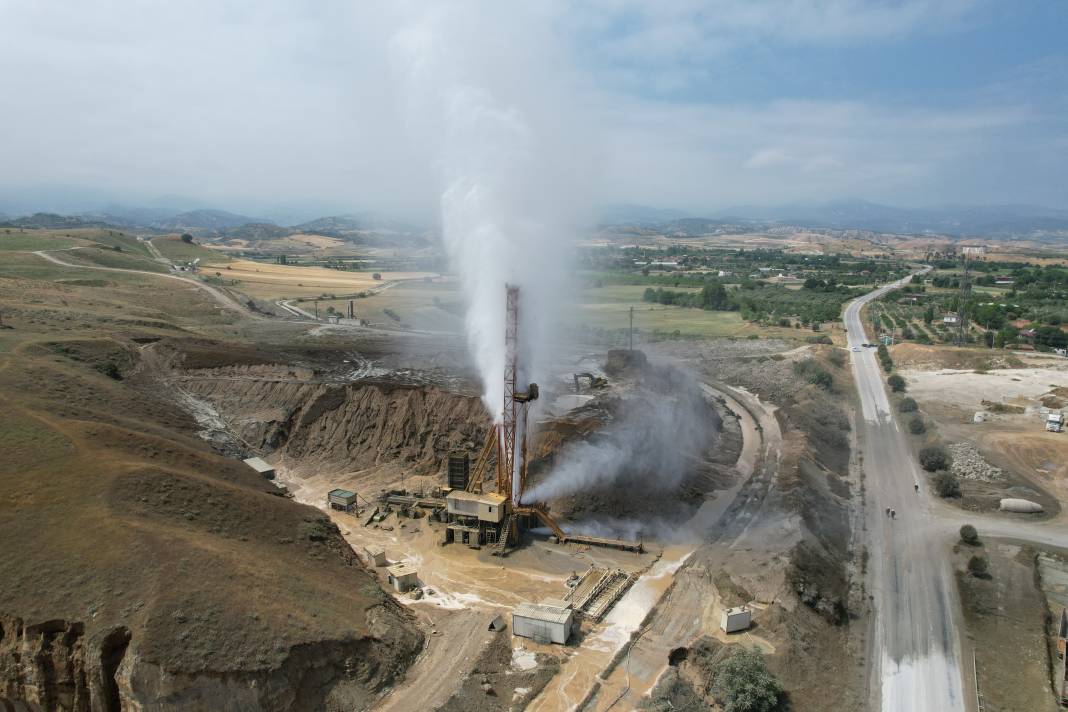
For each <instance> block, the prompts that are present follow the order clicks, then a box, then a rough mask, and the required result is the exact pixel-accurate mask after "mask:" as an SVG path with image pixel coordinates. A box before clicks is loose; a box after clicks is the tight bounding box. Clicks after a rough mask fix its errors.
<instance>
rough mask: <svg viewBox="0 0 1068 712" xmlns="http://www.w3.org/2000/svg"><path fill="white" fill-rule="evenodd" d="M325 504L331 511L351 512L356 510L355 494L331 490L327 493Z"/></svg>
mask: <svg viewBox="0 0 1068 712" xmlns="http://www.w3.org/2000/svg"><path fill="white" fill-rule="evenodd" d="M326 503H327V504H328V505H330V508H331V509H336V510H338V511H341V512H351V511H352V510H353V509H355V508H356V493H355V492H350V491H349V490H344V489H333V490H330V491H329V492H328V493H327V495H326Z"/></svg>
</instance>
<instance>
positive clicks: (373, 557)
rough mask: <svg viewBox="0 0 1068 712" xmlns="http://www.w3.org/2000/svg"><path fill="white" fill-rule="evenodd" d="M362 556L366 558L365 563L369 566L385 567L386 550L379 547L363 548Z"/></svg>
mask: <svg viewBox="0 0 1068 712" xmlns="http://www.w3.org/2000/svg"><path fill="white" fill-rule="evenodd" d="M363 553H364V556H366V557H367V563H369V564H370V565H371V566H385V565H386V550H385V549H383V548H382V547H380V546H365V547H363Z"/></svg>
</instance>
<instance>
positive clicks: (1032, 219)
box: [0, 199, 1068, 244]
mask: <svg viewBox="0 0 1068 712" xmlns="http://www.w3.org/2000/svg"><path fill="white" fill-rule="evenodd" d="M0 224H3V225H7V226H17V227H41V228H48V229H63V228H74V227H113V228H119V229H124V230H142V231H146V232H161V233H166V232H189V233H192V234H194V235H196V236H197V237H200V238H202V239H206V240H214V241H223V240H227V239H235V238H240V239H245V240H252V241H256V240H269V239H273V238H278V237H285V236H287V235H292V234H296V233H310V234H317V235H325V236H328V237H336V238H338V239H343V240H346V241H351V242H357V243H366V244H412V243H416V244H426V243H427V241H428V239H427V238H428V236H429V234H430V233H431V230H430V229H429V228H426V227H422V226H418V225H413V224H409V223H406V222H404V221H401V220H397V219H395V218H391V217H387V216H383V215H379V214H376V213H370V212H365V213H356V214H347V215H333V216H327V217H321V218H316V219H314V220H309V221H306V222H301V223H298V224H294V225H279V224H277V223H276V222H273V221H271V220H267V219H264V218H262V217H254V216H249V215H241V214H238V213H231V212H227V211H225V210H216V209H194V210H183V211H175V210H173V209H170V210H169V209H167V208H162V207H135V208H130V207H123V206H119V205H108V206H106V207H104V208H102V209H100V210H96V211H90V212H85V213H80V214H74V215H59V214H56V213H34V214H33V215H30V216H23V217H5V216H0ZM600 224H601V225H602V226H603V227H614V228H616V229H619V228H621V227H622V228H625V229H626V228H635V227H636V228H640V229H641V230H642V231H654V232H659V233H663V234H685V235H702V234H709V233H712V232H715V231H717V230H720V229H723V228H726V227H730V226H735V227H738V226H741V227H744V228H747V229H754V230H759V229H766V228H769V227H774V226H783V225H792V226H797V227H808V228H814V229H818V228H826V229H835V230H845V229H857V230H870V231H873V232H882V233H897V234H906V235H923V234H937V235H948V236H953V237H988V238H1004V239H1012V238H1017V239H1019V238H1038V239H1041V238H1043V237H1058V238H1059V237H1068V210H1063V209H1056V208H1043V207H1038V206H1031V205H994V206H986V207H975V206H942V207H933V208H898V207H893V206H889V205H881V204H879V203H871V202H868V201H864V200H855V199H850V200H837V201H832V202H828V203H820V204H800V203H799V204H791V205H778V206H753V205H741V206H735V207H732V208H728V209H724V210H715V211H709V212H708V213H706V214H705V215H703V216H702V215H692V214H688V213H686V212H684V211H681V210H673V209H665V208H656V207H649V206H642V205H631V204H625V205H613V206H608V207H606V208H604V209H603V210H602V211H601V216H600Z"/></svg>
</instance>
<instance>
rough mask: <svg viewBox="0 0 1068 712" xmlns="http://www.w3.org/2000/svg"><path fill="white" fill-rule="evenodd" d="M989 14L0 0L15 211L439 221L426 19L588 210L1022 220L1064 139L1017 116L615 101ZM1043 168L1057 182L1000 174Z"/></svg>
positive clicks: (455, 61)
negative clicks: (797, 209)
mask: <svg viewBox="0 0 1068 712" xmlns="http://www.w3.org/2000/svg"><path fill="white" fill-rule="evenodd" d="M974 5H975V3H973V2H969V1H967V0H944V1H940V2H939V1H935V0H930V1H926V2H925V1H921V0H901V1H899V2H861V1H860V0H821V1H820V2H814V3H813V2H800V0H774V1H772V2H766V3H751V2H728V1H727V0H709V1H707V2H697V1H696V0H681V1H680V2H673V3H645V2H638V0H589V1H587V2H584V3H580V4H577V5H576V4H572V3H564V2H563V1H562V0H550V1H547V2H542V3H524V4H504V3H491V2H474V1H473V2H464V1H460V0H451V1H449V0H446V1H445V2H405V3H398V4H369V3H361V4H350V3H348V2H343V1H342V0H328V1H326V2H321V3H314V4H307V5H302V4H293V3H289V2H284V1H283V0H262V1H261V2H243V1H238V0H224V1H222V2H208V1H207V0H191V1H190V2H187V3H181V4H174V3H163V2H149V3H141V4H136V5H127V4H124V3H116V2H112V1H111V0H84V2H79V3H69V4H67V5H65V6H63V8H62V10H59V9H56V8H57V6H56V5H53V4H50V3H21V2H15V1H14V0H0V26H2V27H4V28H5V41H4V42H3V43H0V156H2V158H3V162H4V167H5V170H4V172H3V174H2V175H0V197H2V194H3V193H4V192H9V191H13V190H17V189H21V188H23V187H25V186H28V185H34V184H67V185H80V186H90V187H94V188H97V189H99V190H111V191H113V192H114V193H117V194H122V195H126V196H130V198H129V200H130V202H136V201H137V200H139V199H142V198H147V197H152V196H156V195H159V194H164V193H177V194H186V195H194V196H197V197H199V198H202V199H205V200H207V201H215V202H217V203H219V204H221V205H224V206H230V207H239V205H235V204H234V203H235V202H236V203H240V202H241V201H244V202H246V203H248V202H253V203H255V202H258V203H260V204H264V205H270V204H272V203H276V202H278V201H289V202H299V201H305V202H315V203H317V204H332V205H344V206H351V207H369V208H378V209H387V210H396V211H405V212H410V211H414V212H417V213H419V214H420V215H424V216H425V215H428V214H433V213H434V212H435V211H436V207H437V201H438V198H439V196H440V184H439V183H440V182H439V181H438V180H437V179H436V177H435V176H436V173H437V166H436V165H435V161H436V160H437V158H436V156H437V155H438V153H439V151H438V150H437V146H436V145H435V144H438V143H440V131H441V127H440V126H437V125H435V124H434V121H433V120H432V119H431V118H429V117H431V116H432V114H431V113H430V112H424V113H423V116H424V119H423V120H422V121H421V120H420V119H419V118H418V117H419V116H420V112H418V111H414V112H413V111H412V107H411V106H410V103H411V102H410V99H409V98H408V97H406V96H405V95H404V94H403V93H402V92H400V91H398V78H397V75H396V71H395V67H394V63H393V62H392V60H391V58H392V57H394V56H395V54H396V51H397V47H398V45H397V43H404V42H419V41H420V35H419V27H420V25H421V23H423V22H431V23H437V24H438V25H439V26H445V27H447V28H448V32H447V34H446V35H445V40H446V41H444V42H439V46H438V47H437V49H436V50H435V51H440V52H444V53H448V57H444V56H442V57H439V58H435V55H433V54H432V53H425V54H420V55H419V56H422V57H424V61H426V62H435V63H443V64H447V66H448V67H450V70H449V71H452V72H455V74H456V76H455V77H454V78H453V80H454V81H456V82H463V81H465V80H467V81H470V82H471V83H473V84H477V85H479V86H484V87H488V88H489V89H490V90H492V91H493V93H494V95H495V96H496V97H497V98H498V100H499V103H500V105H501V106H503V107H505V109H506V110H507V109H515V110H518V111H522V112H524V113H525V114H527V115H528V116H530V118H531V123H533V124H535V125H538V126H542V127H547V128H548V129H551V132H550V133H551V135H550V136H548V137H547V138H546V140H545V141H544V144H543V145H544V146H545V148H544V150H546V151H550V152H552V153H554V154H556V155H558V156H559V157H561V158H560V163H561V164H562V166H558V167H556V168H554V170H569V171H572V172H578V173H579V174H580V176H579V181H580V182H581V183H582V184H583V185H588V186H589V191H588V192H589V193H593V194H594V197H593V198H591V199H601V200H604V201H606V202H608V201H612V202H615V201H623V200H626V201H632V202H641V203H653V204H664V205H674V206H682V207H689V208H693V209H700V208H703V207H708V206H721V205H724V204H727V203H733V202H753V201H759V202H775V201H779V200H791V199H804V198H833V197H836V196H838V195H841V194H849V195H857V194H863V195H866V196H869V197H871V198H874V199H881V200H887V201H906V202H907V201H920V202H929V201H931V200H939V199H942V198H943V197H944V198H945V199H959V200H983V199H987V198H988V197H990V196H991V195H992V194H994V193H996V192H997V188H998V186H999V185H1003V186H1004V188H1003V191H1004V192H1006V194H1008V193H1012V192H1013V191H1016V192H1015V193H1013V194H1012V196H1011V197H1012V198H1013V199H1026V198H1027V197H1028V196H1027V195H1022V194H1021V193H1023V192H1025V191H1026V190H1027V189H1028V188H1029V187H1030V186H1042V189H1043V190H1045V191H1046V193H1045V194H1042V195H1041V196H1040V197H1035V198H1031V201H1032V202H1040V201H1041V200H1042V199H1048V196H1053V193H1054V190H1055V188H1054V187H1052V186H1055V185H1056V181H1054V180H1052V179H1053V178H1055V177H1056V176H1057V175H1063V168H1057V166H1058V165H1063V161H1061V162H1060V164H1058V162H1057V161H1056V160H1054V158H1055V157H1054V156H1051V155H1050V151H1051V150H1052V151H1054V152H1055V151H1056V147H1057V146H1058V145H1063V144H1058V143H1056V137H1057V136H1060V137H1061V138H1060V141H1062V142H1063V140H1064V139H1063V130H1057V131H1047V132H1046V133H1044V134H1035V133H1029V132H1028V131H1027V130H1026V129H1027V128H1029V127H1032V126H1034V125H1035V122H1036V121H1041V120H1044V121H1047V122H1048V121H1049V119H1048V117H1043V116H1042V113H1041V112H1039V111H1036V110H1034V109H1032V108H1029V106H1028V104H1027V102H1026V101H1021V97H1019V96H1014V97H1012V101H1011V102H1007V101H1000V100H999V99H998V97H997V96H982V95H977V96H975V97H972V100H971V101H970V103H967V104H964V103H962V104H961V105H959V106H957V107H949V108H946V107H943V108H925V107H916V106H900V105H890V104H886V105H876V104H872V103H865V102H860V101H810V100H803V99H789V100H787V99H783V100H772V101H766V102H761V103H747V104H743V103H737V102H731V101H726V100H722V99H719V100H716V101H711V100H707V101H703V102H702V101H697V100H694V101H691V102H688V103H683V102H677V101H676V102H672V101H663V100H653V99H649V98H645V97H643V96H642V95H641V94H640V93H632V92H620V91H619V90H618V87H619V86H640V85H648V84H649V83H650V82H652V83H656V85H657V86H658V87H660V89H661V90H663V91H672V90H676V89H678V88H680V87H684V86H686V85H687V83H688V82H690V81H692V80H693V79H694V78H695V77H700V76H701V73H702V72H713V71H717V67H718V65H719V63H720V60H721V59H723V58H728V59H729V58H730V56H731V53H732V52H733V51H734V48H736V47H737V46H738V43H739V42H786V43H811V44H815V45H818V46H823V45H824V44H825V43H832V44H845V45H848V44H850V43H855V42H872V41H880V40H882V39H885V38H890V37H895V36H900V35H903V34H908V33H917V32H934V31H938V29H937V28H939V27H941V26H943V25H946V24H953V23H958V24H959V23H960V22H963V21H966V19H967V17H968V16H969V11H970V10H971V9H972V8H973V6H974ZM443 18H444V19H443ZM442 23H444V24H442ZM621 28H625V29H621ZM439 39H440V38H439ZM590 53H593V54H594V55H595V56H596V57H598V58H600V61H602V62H603V64H601V65H599V64H597V63H596V62H595V63H593V64H592V65H591V63H590V62H589V61H588V59H589V54H590ZM446 59H447V62H446V61H445V60H446ZM437 69H440V68H439V67H435V70H437ZM621 76H625V80H624V81H621V82H620V81H616V80H618V79H619V78H620V77H621ZM613 87H615V88H613ZM1024 99H1026V97H1024ZM413 116H414V117H416V118H414V119H413ZM420 123H422V124H424V125H413V124H420ZM436 132H437V133H436ZM1047 139H1048V140H1047ZM1062 153H1063V150H1062ZM569 161H570V162H569ZM1028 161H1034V162H1035V165H1039V166H1040V167H1042V170H1044V171H1045V173H1043V174H1041V175H1039V176H1037V177H1035V178H1033V179H1031V180H1030V181H1023V182H1020V181H1012V180H1009V179H1008V177H1007V176H1005V175H1004V174H1005V170H1007V169H1008V168H1010V167H1012V166H1014V165H1015V166H1024V165H1027V164H1028ZM983 164H987V165H996V166H1000V167H1002V168H1003V170H1002V171H1001V172H1000V173H998V175H999V176H1001V177H1000V178H998V179H996V180H995V179H994V178H989V179H988V180H986V181H985V182H984V183H982V184H978V183H971V182H969V181H968V180H966V179H963V178H960V177H958V176H960V175H961V174H963V173H964V172H965V171H968V170H972V169H973V168H974V167H975V166H977V165H983ZM1058 171H1060V173H1059V174H1058ZM973 188H974V192H971V193H969V192H968V191H969V190H972V189H973ZM1061 202H1063V199H1062V200H1061Z"/></svg>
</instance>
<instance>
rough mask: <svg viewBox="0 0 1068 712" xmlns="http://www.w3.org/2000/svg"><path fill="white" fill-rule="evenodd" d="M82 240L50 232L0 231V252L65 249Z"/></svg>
mask: <svg viewBox="0 0 1068 712" xmlns="http://www.w3.org/2000/svg"><path fill="white" fill-rule="evenodd" d="M83 244H85V243H84V242H82V241H80V240H75V239H73V238H69V237H57V236H56V235H53V234H52V233H35V232H12V233H6V232H0V252H33V251H34V250H65V249H67V248H69V247H77V246H78V245H83Z"/></svg>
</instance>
